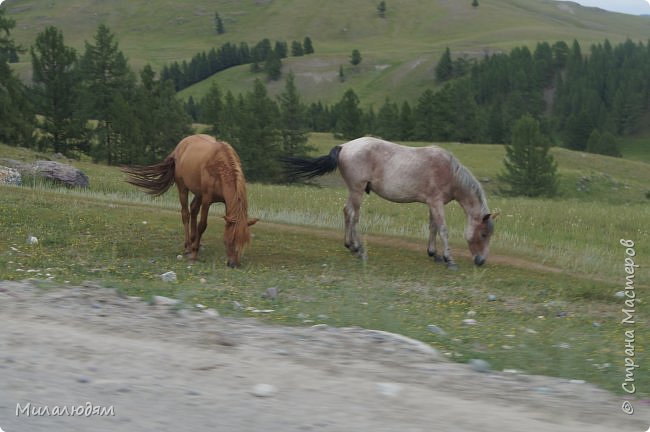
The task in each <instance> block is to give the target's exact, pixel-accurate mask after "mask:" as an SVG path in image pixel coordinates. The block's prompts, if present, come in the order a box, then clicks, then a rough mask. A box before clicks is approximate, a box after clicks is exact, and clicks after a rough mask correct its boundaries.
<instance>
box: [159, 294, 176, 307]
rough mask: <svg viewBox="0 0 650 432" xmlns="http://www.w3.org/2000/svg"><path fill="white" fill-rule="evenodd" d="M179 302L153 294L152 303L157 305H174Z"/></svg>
mask: <svg viewBox="0 0 650 432" xmlns="http://www.w3.org/2000/svg"><path fill="white" fill-rule="evenodd" d="M178 303H180V301H179V300H176V299H172V298H169V297H164V296H153V304H155V305H158V306H174V305H177V304H178Z"/></svg>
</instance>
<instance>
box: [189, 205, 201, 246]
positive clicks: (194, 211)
mask: <svg viewBox="0 0 650 432" xmlns="http://www.w3.org/2000/svg"><path fill="white" fill-rule="evenodd" d="M200 209H201V197H199V196H197V195H194V198H193V199H192V203H191V204H190V238H189V242H188V243H187V245H186V250H185V252H186V253H189V252H190V251H191V248H192V244H193V243H194V241H195V240H196V219H197V216H198V214H199V210H200ZM199 246H200V245H199Z"/></svg>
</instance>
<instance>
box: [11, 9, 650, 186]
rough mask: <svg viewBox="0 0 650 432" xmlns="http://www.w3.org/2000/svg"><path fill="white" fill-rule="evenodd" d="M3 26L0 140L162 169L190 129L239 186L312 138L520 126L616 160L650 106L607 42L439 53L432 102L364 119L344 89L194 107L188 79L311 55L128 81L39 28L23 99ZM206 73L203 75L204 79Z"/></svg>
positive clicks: (643, 49)
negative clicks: (233, 160) (238, 174)
mask: <svg viewBox="0 0 650 432" xmlns="http://www.w3.org/2000/svg"><path fill="white" fill-rule="evenodd" d="M14 25H15V23H14V22H13V21H12V20H11V19H8V18H6V17H5V16H4V11H3V10H2V9H0V79H1V81H0V82H1V83H3V86H1V87H0V114H1V116H0V140H2V141H4V142H7V143H12V144H20V145H27V146H36V147H38V148H41V149H47V150H53V151H56V152H61V153H64V154H66V155H69V156H75V155H80V154H87V155H90V156H92V157H93V158H94V159H95V160H97V161H105V162H107V163H111V164H133V163H151V162H153V161H157V160H160V158H162V157H163V156H164V155H166V154H167V153H168V152H169V151H170V150H171V149H172V148H173V147H174V146H175V144H176V143H177V142H178V141H179V140H180V139H181V138H182V137H183V136H185V135H187V134H189V133H191V123H192V121H194V122H200V123H205V124H208V125H210V127H211V133H213V134H215V135H216V136H218V137H220V138H222V139H225V140H227V141H229V142H231V143H232V144H233V145H234V146H235V147H236V148H237V150H238V152H239V153H240V155H241V156H242V161H243V163H244V167H245V169H246V170H247V175H248V176H249V177H250V178H251V179H255V180H265V181H274V180H277V179H279V176H280V171H279V166H278V165H277V163H276V162H275V159H274V156H275V155H279V154H281V153H289V154H300V153H304V152H306V151H307V150H308V148H307V147H306V142H307V139H306V136H307V135H306V134H307V133H308V132H309V131H318V132H334V133H335V134H336V136H338V137H340V138H341V139H352V138H357V137H359V136H362V135H364V134H373V135H377V136H381V137H383V138H385V139H391V140H401V141H410V140H417V141H429V142H431V141H460V142H474V143H477V142H482V143H506V144H507V143H511V141H512V137H513V130H514V127H515V124H516V123H517V122H518V121H519V120H520V119H521V118H522V117H524V116H528V117H530V118H532V119H533V120H534V121H535V122H537V125H538V128H539V131H537V130H534V128H532V127H530V125H529V127H528V130H529V131H533V130H534V132H535V134H537V132H539V134H540V135H541V136H543V137H544V139H543V141H544V142H547V143H548V145H551V144H556V145H557V144H560V145H564V146H566V147H569V148H573V149H577V150H587V151H593V152H598V153H605V154H611V155H617V154H618V148H617V142H616V141H617V139H616V137H617V136H621V135H626V134H631V133H634V132H635V131H636V130H638V128H639V127H640V125H641V124H642V119H643V116H644V114H645V113H646V112H647V111H648V103H649V96H650V95H649V93H650V89H649V88H648V87H649V85H650V84H649V83H648V82H647V80H646V79H645V77H647V76H648V75H649V73H650V44H649V45H644V44H643V43H633V42H631V41H627V42H625V43H622V44H619V45H617V46H615V47H614V46H612V45H611V44H610V43H609V42H607V41H605V43H603V44H598V45H593V46H592V47H591V50H590V55H589V56H586V55H584V54H583V53H582V51H581V47H580V45H579V44H578V43H577V42H574V43H573V44H572V45H571V46H569V45H568V44H566V43H565V42H557V43H555V44H553V45H550V44H548V43H546V42H543V43H539V44H537V46H536V47H535V49H534V50H532V51H531V50H530V49H529V48H527V47H517V48H514V49H512V50H511V51H510V52H509V53H495V54H491V55H486V56H484V57H483V58H481V59H468V58H466V57H462V56H461V57H457V58H454V57H453V56H452V53H451V51H450V50H445V52H444V53H443V55H442V57H441V58H440V61H439V62H438V66H437V67H436V70H435V76H434V77H432V79H435V80H437V81H438V82H439V85H438V87H437V90H436V91H434V90H430V89H428V90H425V91H423V92H422V94H421V95H420V96H419V97H418V98H417V99H416V100H414V101H399V102H397V101H394V100H392V99H390V98H387V99H386V100H385V101H384V103H383V104H382V105H381V106H379V107H377V108H375V107H372V106H371V107H364V106H363V105H362V103H361V101H360V100H359V98H358V96H357V95H356V93H355V92H354V90H353V89H348V90H347V91H345V93H344V95H343V96H342V98H341V99H340V100H339V101H338V102H336V103H333V104H331V105H328V104H324V103H322V102H314V103H311V104H305V103H304V102H302V100H301V98H300V94H299V92H298V90H297V88H296V85H295V81H294V77H293V75H292V74H288V77H287V80H286V87H285V90H284V92H283V93H282V94H281V95H280V96H279V97H277V98H271V97H270V96H269V95H268V94H267V91H266V87H265V85H264V83H263V81H262V80H261V79H258V80H257V81H256V82H255V84H254V86H253V88H252V89H251V90H250V91H249V92H248V93H246V94H240V95H234V94H232V93H230V92H227V93H225V94H224V93H223V92H222V91H221V89H219V88H218V87H217V86H213V87H212V88H211V89H210V91H209V92H208V93H207V94H205V95H204V96H203V97H202V98H201V99H200V100H198V101H195V100H194V99H193V98H190V99H189V100H188V101H187V102H186V103H184V104H183V103H181V102H180V101H179V100H178V99H177V98H176V91H177V90H178V88H179V85H181V84H182V81H183V80H185V79H189V78H188V77H190V76H195V78H196V77H197V76H199V75H196V74H197V73H198V72H196V70H199V69H200V70H202V72H200V73H201V74H206V73H208V72H207V71H208V70H210V69H209V68H210V67H225V66H224V65H228V64H234V63H235V62H239V61H243V59H246V60H248V61H251V63H250V64H251V68H256V67H262V64H261V63H260V61H259V60H260V59H266V60H265V61H264V63H265V64H264V66H263V67H266V61H267V60H268V59H269V58H270V57H275V58H279V57H281V56H283V55H284V56H286V55H288V53H289V50H291V54H292V55H301V54H303V55H304V53H305V52H306V51H307V50H306V49H305V48H306V46H307V45H311V41H310V42H309V44H308V43H307V39H305V41H304V42H303V43H300V42H295V43H293V44H292V45H291V47H289V46H288V45H287V44H285V43H279V42H276V43H275V45H273V44H271V42H270V41H269V40H268V39H265V40H263V41H260V42H259V43H258V44H256V45H255V46H253V48H251V49H247V48H244V47H246V45H245V44H240V45H239V46H236V45H234V44H224V45H222V46H221V47H220V48H218V49H216V48H215V49H214V50H211V51H209V52H207V53H201V54H199V55H197V56H194V57H193V59H192V60H190V61H189V62H181V63H178V62H176V63H173V64H172V66H169V67H165V68H163V71H162V72H161V75H160V77H159V78H157V77H156V73H155V71H154V70H153V69H152V68H151V67H150V66H145V67H144V68H143V69H142V70H141V71H139V72H138V73H137V74H136V73H135V72H133V71H132V70H131V69H130V67H129V65H128V61H127V59H126V57H125V56H124V54H123V53H122V52H121V51H120V49H119V46H118V44H117V42H115V37H114V35H113V34H112V33H111V31H110V29H108V28H107V27H106V26H104V25H100V26H99V27H98V29H97V33H96V34H95V36H94V38H93V40H92V41H90V42H86V44H85V49H84V50H83V52H81V53H78V52H76V51H75V50H74V49H72V48H69V47H67V46H66V45H65V43H64V40H63V33H62V32H61V31H60V30H59V29H57V28H55V27H48V28H46V29H45V30H44V31H43V32H42V33H40V34H39V35H38V36H37V38H36V41H35V43H34V44H33V46H32V47H31V49H30V50H29V55H30V56H31V58H32V65H33V84H32V85H31V86H25V85H24V84H22V83H21V82H20V80H19V79H18V78H17V77H16V76H15V75H14V74H13V72H12V70H11V67H10V64H9V63H10V62H11V61H15V59H16V58H17V56H18V54H22V53H25V52H27V50H25V49H23V48H21V47H19V46H16V45H15V43H14V42H13V41H12V39H11V37H10V33H11V29H12V28H13V26H14ZM312 49H313V47H312ZM205 62H207V64H210V62H212V63H213V64H212V66H208V67H207V68H206V65H205V64H204V63H205ZM184 64H185V65H187V66H183V65H184ZM192 64H194V65H195V66H193V67H190V65H192ZM256 64H257V65H256ZM174 65H177V66H174ZM199 65H203V66H201V67H199ZM215 65H217V66H215ZM218 65H221V66H218ZM177 68H178V69H179V70H180V71H181V73H184V72H183V70H186V72H187V73H188V74H189V71H190V70H193V72H192V73H191V74H189V75H187V76H185V78H182V80H181V81H179V80H178V79H180V78H177V77H175V75H174V74H173V73H172V72H171V71H172V69H173V70H176V69H177ZM203 68H206V69H205V70H203ZM195 69H196V70H195ZM183 85H184V84H183ZM531 133H532V132H531ZM548 145H546V144H545V146H548Z"/></svg>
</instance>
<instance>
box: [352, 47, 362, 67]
mask: <svg viewBox="0 0 650 432" xmlns="http://www.w3.org/2000/svg"><path fill="white" fill-rule="evenodd" d="M350 63H351V64H352V66H358V65H359V64H360V63H361V53H360V52H359V50H358V49H354V50H352V54H351V55H350Z"/></svg>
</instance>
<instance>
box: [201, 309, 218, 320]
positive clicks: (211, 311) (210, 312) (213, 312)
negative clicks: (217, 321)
mask: <svg viewBox="0 0 650 432" xmlns="http://www.w3.org/2000/svg"><path fill="white" fill-rule="evenodd" d="M203 314H204V315H205V316H209V317H212V318H217V317H218V316H219V312H217V311H216V310H214V309H212V308H210V309H206V310H204V311H203Z"/></svg>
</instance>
